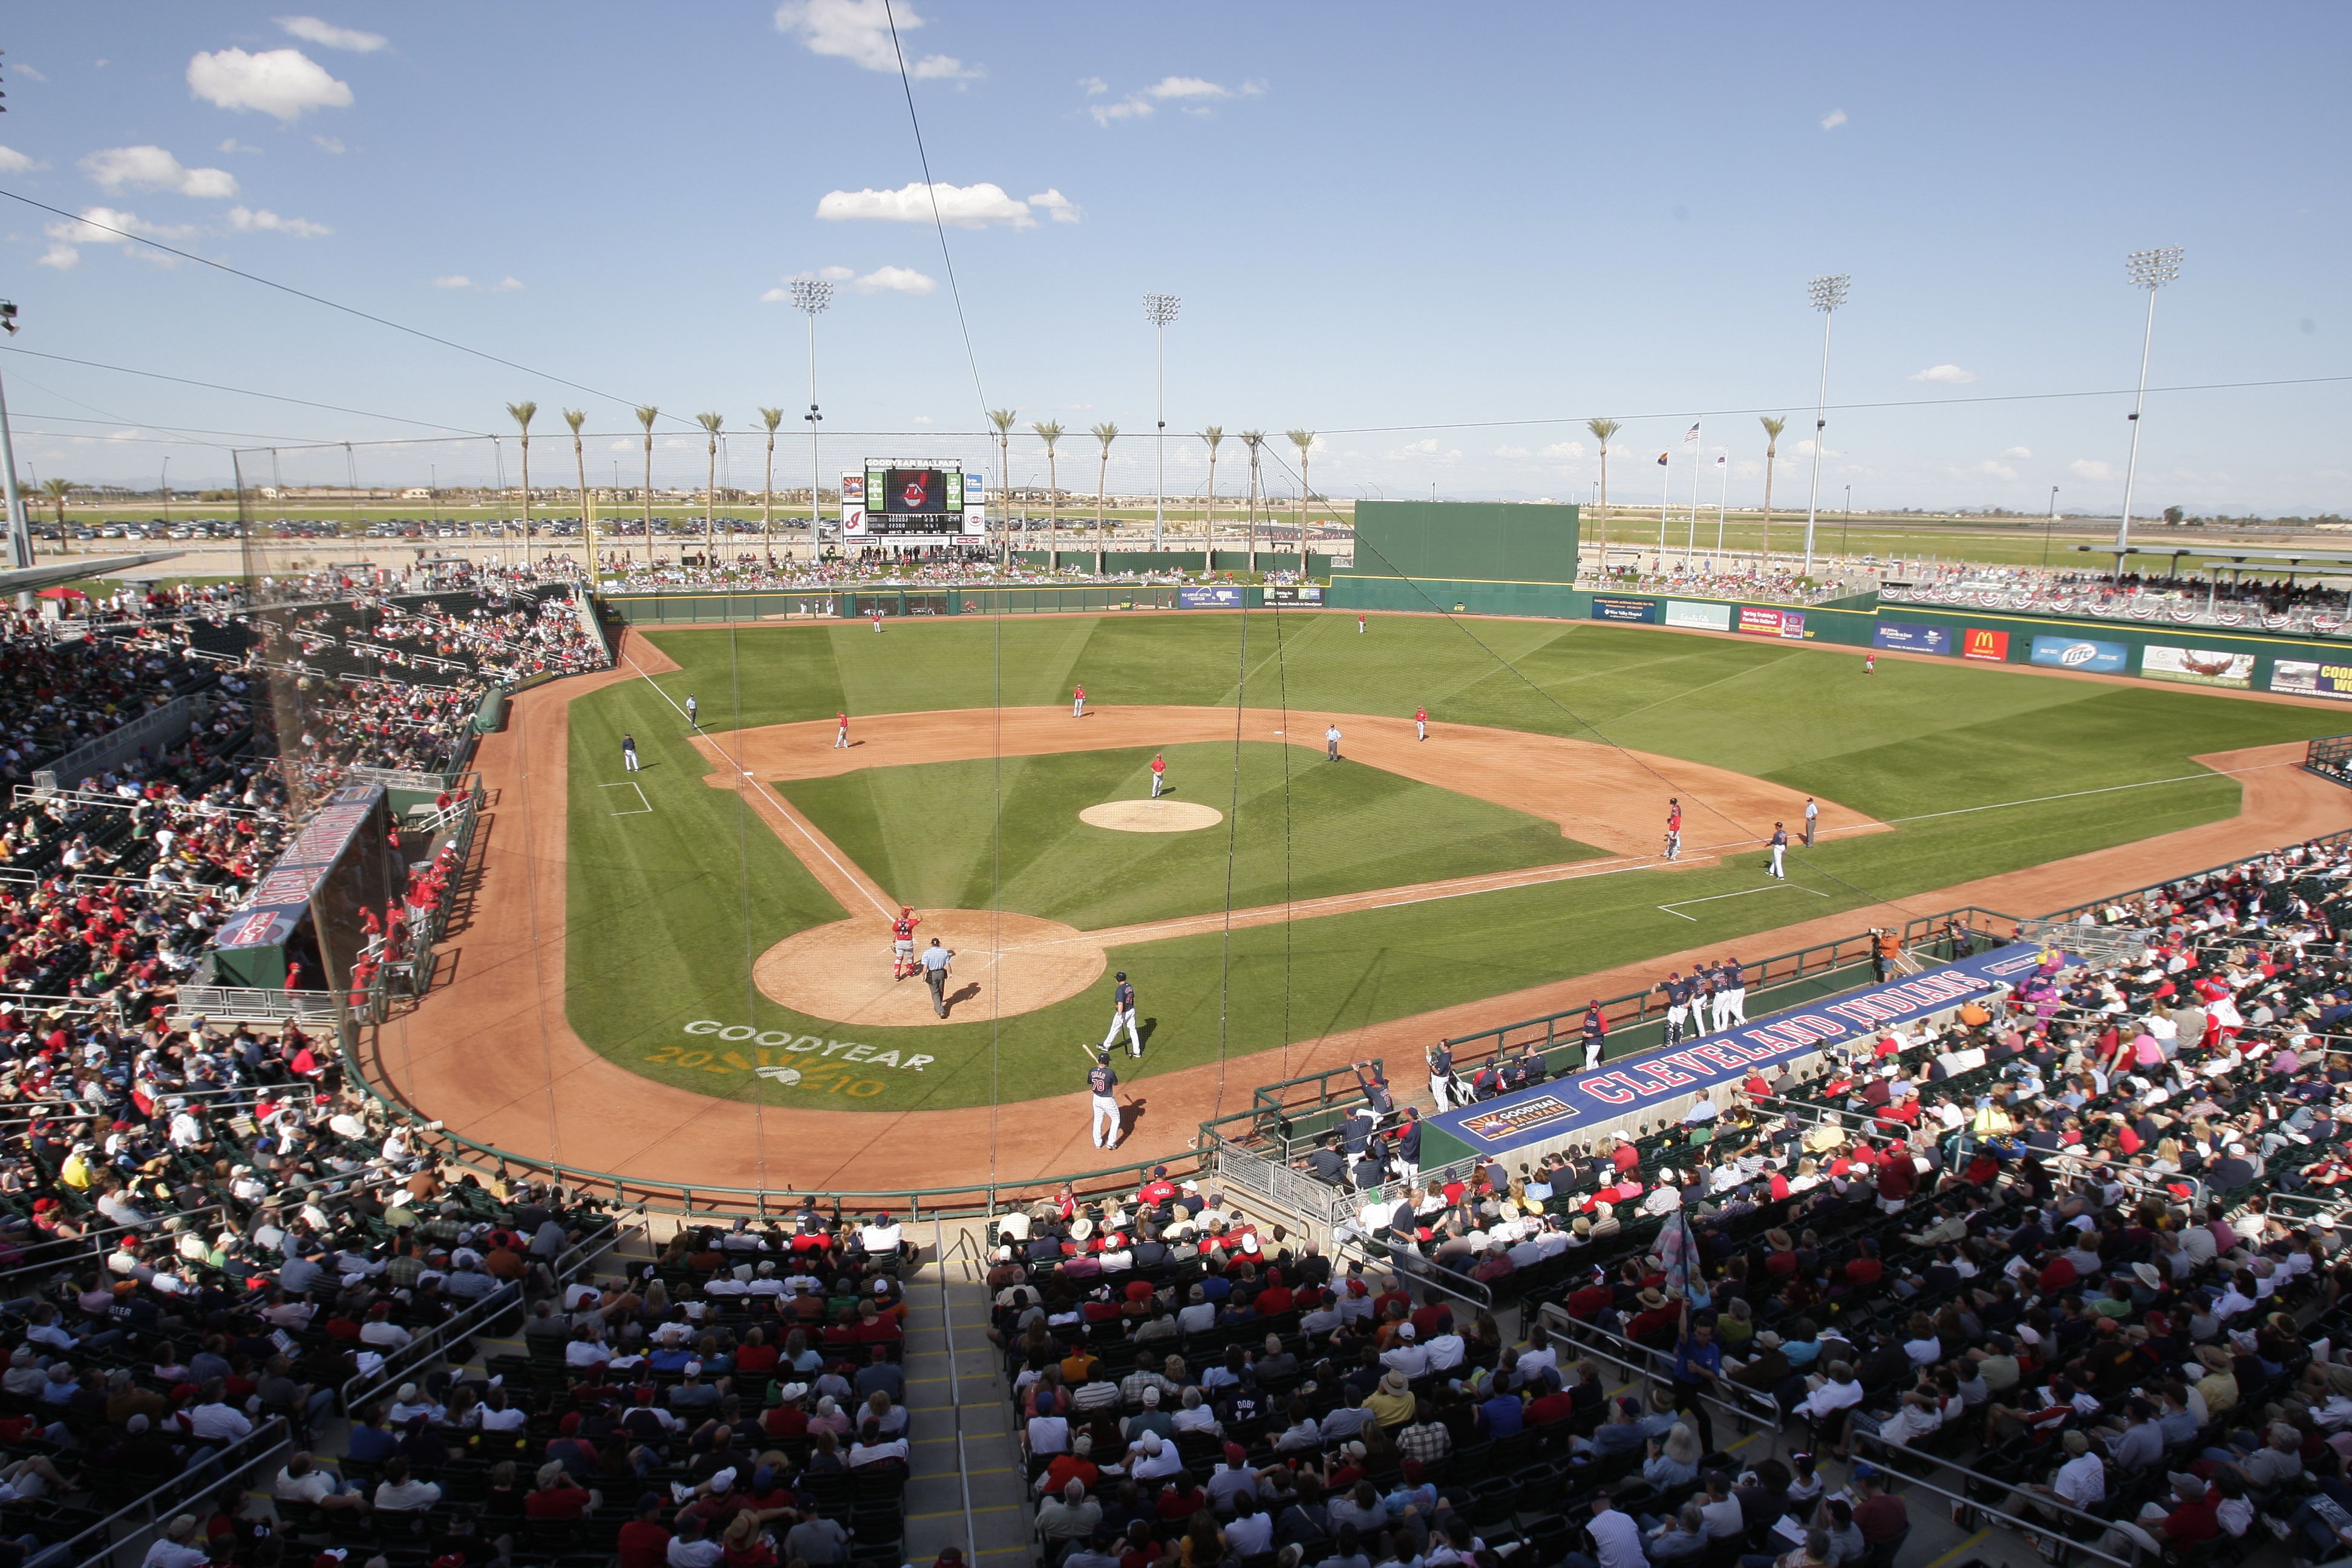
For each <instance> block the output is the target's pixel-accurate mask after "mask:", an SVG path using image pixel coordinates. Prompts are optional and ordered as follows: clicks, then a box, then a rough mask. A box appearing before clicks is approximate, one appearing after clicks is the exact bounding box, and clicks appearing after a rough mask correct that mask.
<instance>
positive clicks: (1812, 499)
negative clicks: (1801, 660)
mask: <svg viewBox="0 0 2352 1568" xmlns="http://www.w3.org/2000/svg"><path fill="white" fill-rule="evenodd" d="M1852 282H1853V279H1852V278H1850V277H1848V276H1847V275H1846V274H1845V273H1843V272H1832V273H1826V274H1824V275H1823V276H1822V277H1819V278H1816V279H1813V280H1812V281H1811V282H1809V283H1807V284H1806V285H1805V298H1806V299H1807V300H1809V301H1811V304H1812V307H1813V309H1814V310H1819V311H1820V312H1821V313H1822V390H1821V395H1820V396H1819V397H1818V398H1816V399H1815V400H1814V403H1813V489H1812V494H1811V495H1810V496H1808V497H1807V498H1806V500H1805V575H1806V576H1808V577H1810V576H1811V575H1812V574H1813V521H1814V519H1816V518H1817V517H1819V516H1820V515H1821V500H1822V429H1823V427H1824V426H1826V425H1827V424H1828V423H1829V418H1828V416H1829V405H1830V323H1831V321H1832V320H1833V319H1834V318H1835V317H1836V315H1837V311H1838V307H1839V306H1841V305H1843V304H1844V303H1845V292H1846V287H1847V285H1849V284H1850V283H1852Z"/></svg>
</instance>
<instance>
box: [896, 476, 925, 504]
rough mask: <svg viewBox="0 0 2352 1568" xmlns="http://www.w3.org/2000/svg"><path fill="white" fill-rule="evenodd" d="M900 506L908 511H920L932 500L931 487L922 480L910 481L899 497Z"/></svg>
mask: <svg viewBox="0 0 2352 1568" xmlns="http://www.w3.org/2000/svg"><path fill="white" fill-rule="evenodd" d="M898 499H899V504H900V505H901V506H903V507H904V508H905V509H906V510H908V511H920V510H923V508H924V506H925V505H926V504H928V503H929V500H930V499H931V497H930V486H929V483H928V482H927V480H925V479H922V478H916V479H908V481H907V483H906V486H905V488H904V489H903V490H902V491H901V492H900V495H899V498H898Z"/></svg>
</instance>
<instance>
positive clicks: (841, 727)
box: [833, 710, 849, 752]
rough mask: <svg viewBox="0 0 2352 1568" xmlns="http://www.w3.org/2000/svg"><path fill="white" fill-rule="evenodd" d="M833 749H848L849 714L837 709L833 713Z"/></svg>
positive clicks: (843, 750) (842, 750)
mask: <svg viewBox="0 0 2352 1568" xmlns="http://www.w3.org/2000/svg"><path fill="white" fill-rule="evenodd" d="M833 749H834V750H835V751H836V752H845V751H847V750H849V715H848V714H847V713H845V712H843V711H840V710H835V713H834V715H833Z"/></svg>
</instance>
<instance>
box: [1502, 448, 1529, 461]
mask: <svg viewBox="0 0 2352 1568" xmlns="http://www.w3.org/2000/svg"><path fill="white" fill-rule="evenodd" d="M1495 456H1496V457H1498V458H1526V457H1531V456H1533V454H1532V453H1530V452H1529V451H1528V449H1527V448H1526V447H1496V448H1495Z"/></svg>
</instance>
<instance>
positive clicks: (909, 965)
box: [890, 904, 923, 980]
mask: <svg viewBox="0 0 2352 1568" xmlns="http://www.w3.org/2000/svg"><path fill="white" fill-rule="evenodd" d="M922 923H923V917H922V916H920V915H919V914H917V913H916V912H915V908H914V906H913V905H912V904H901V905H899V906H898V919H897V920H894V921H891V922H890V958H891V963H890V978H891V979H893V980H904V979H906V978H907V976H908V975H909V974H919V973H922V969H923V966H922V965H921V964H920V963H917V962H916V961H915V928H916V927H917V926H919V925H921V924H922Z"/></svg>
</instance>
